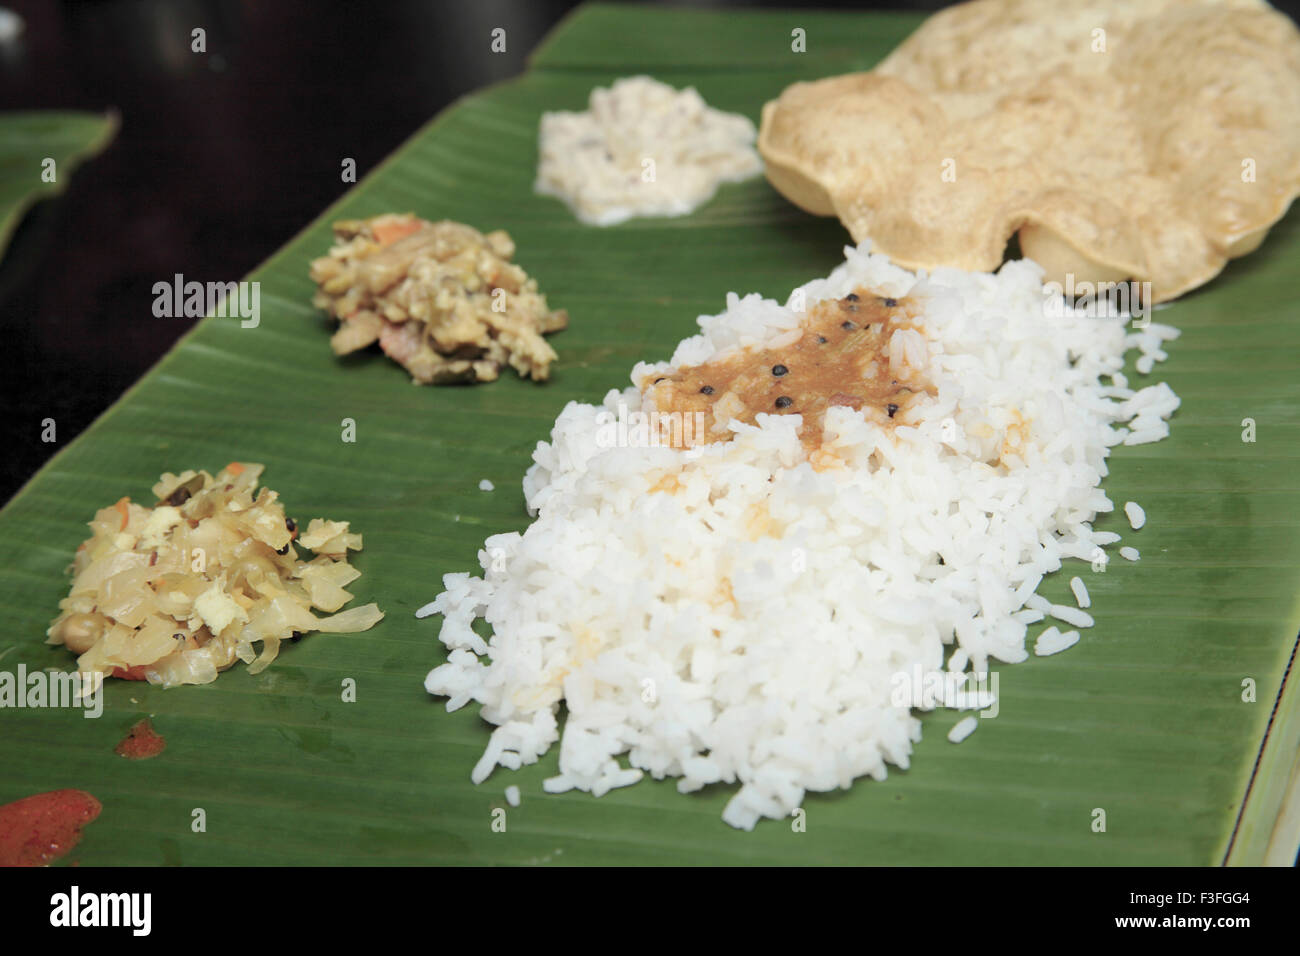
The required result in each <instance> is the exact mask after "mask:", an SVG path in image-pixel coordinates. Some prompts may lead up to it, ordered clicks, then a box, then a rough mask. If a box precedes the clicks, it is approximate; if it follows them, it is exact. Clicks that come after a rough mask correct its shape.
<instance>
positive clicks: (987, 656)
mask: <svg viewBox="0 0 1300 956" xmlns="http://www.w3.org/2000/svg"><path fill="white" fill-rule="evenodd" d="M846 257H847V261H846V262H845V263H844V264H843V265H841V266H840V267H839V268H837V269H836V270H835V271H834V272H833V273H832V274H831V275H830V277H829V278H827V279H819V280H816V281H814V282H810V283H808V284H807V285H806V286H804V287H802V293H803V295H804V296H806V299H807V301H808V302H809V303H811V302H815V301H817V300H819V299H823V298H827V297H832V296H842V295H844V294H846V293H847V292H849V291H851V290H852V289H853V288H855V287H856V286H858V285H866V286H868V287H870V288H872V289H874V290H876V291H878V292H880V293H881V294H885V295H895V296H901V295H903V294H911V295H913V296H915V297H916V299H917V300H918V301H920V302H922V303H923V304H924V315H923V317H922V318H921V321H920V326H921V329H922V331H923V333H924V334H923V335H921V336H919V338H918V340H916V341H914V340H912V339H911V336H908V338H906V339H903V340H901V341H899V343H898V345H897V346H896V347H897V348H899V349H901V350H902V353H903V356H904V357H905V358H906V359H907V360H908V361H912V360H913V359H914V358H915V357H917V350H918V348H919V349H921V354H920V356H919V360H920V361H924V362H925V363H926V366H927V367H926V372H927V374H928V376H929V378H930V380H931V381H932V382H933V383H934V384H935V386H936V392H937V394H936V395H935V396H933V397H926V398H924V399H920V400H918V405H917V406H916V408H917V421H916V423H915V425H914V426H909V427H901V426H900V427H898V428H897V429H896V431H895V433H894V434H893V435H892V436H891V435H889V434H887V433H886V432H884V431H882V430H881V429H880V428H879V427H877V426H876V425H874V424H870V423H868V422H866V421H864V420H863V419H861V418H860V417H858V416H855V415H854V414H853V413H852V412H851V411H850V410H849V409H846V408H833V409H832V410H831V412H830V413H829V414H828V420H827V425H828V428H827V436H828V446H827V447H828V448H829V450H830V451H832V452H833V453H834V454H835V455H836V456H837V457H838V459H839V461H840V462H841V463H842V464H841V466H839V467H824V468H822V469H821V470H814V469H813V468H812V467H811V466H810V465H809V463H808V462H807V461H806V460H805V458H804V454H803V449H802V446H801V444H800V442H799V439H798V436H797V433H796V428H797V426H798V424H799V418H798V417H797V416H794V415H787V416H777V415H772V416H766V415H763V416H759V420H758V424H757V425H756V426H746V425H742V424H740V423H733V424H732V429H733V431H734V432H735V437H734V439H733V440H731V441H728V442H724V443H717V444H713V445H708V446H705V447H703V448H702V449H695V450H692V451H689V452H687V451H680V450H676V449H672V448H657V447H605V446H604V445H603V444H602V442H601V441H600V440H599V437H598V436H599V435H600V434H601V431H600V430H601V428H602V427H604V426H605V424H607V423H608V421H609V420H610V419H611V418H613V417H614V415H615V414H616V413H617V410H618V408H619V405H620V403H621V404H623V405H625V406H626V407H627V408H628V409H630V410H633V411H636V410H639V409H640V408H641V400H640V393H639V392H638V390H637V389H636V388H635V387H633V388H628V389H625V390H623V391H622V392H619V391H611V392H610V393H609V394H608V395H607V396H606V397H605V400H604V402H603V403H602V404H601V405H599V406H593V405H586V404H581V403H577V402H571V403H570V404H569V405H568V406H567V407H566V408H565V409H564V411H563V412H562V413H561V414H560V416H559V418H558V420H557V421H556V424H555V427H554V429H553V431H552V433H551V439H550V441H549V442H543V443H540V444H539V445H538V447H537V450H536V451H535V452H534V455H533V460H534V464H533V466H532V467H531V468H530V469H529V471H528V474H527V475H526V477H525V478H524V494H525V498H526V501H527V504H528V507H529V510H530V512H531V513H532V514H534V515H535V516H536V517H535V520H534V522H533V523H532V524H531V525H530V526H529V527H528V528H527V530H526V531H525V532H524V533H523V534H518V533H507V534H498V535H493V536H492V537H490V538H488V540H487V542H486V543H485V546H484V549H483V550H482V551H481V552H480V555H479V558H480V563H481V564H482V566H483V569H484V573H483V576H482V577H474V576H471V575H470V574H464V573H459V574H448V575H446V576H445V577H444V579H443V587H444V590H443V592H442V593H441V594H439V595H438V597H437V598H436V599H435V600H434V601H433V602H432V603H430V604H429V605H426V606H425V607H424V608H422V609H421V610H420V615H421V616H425V615H428V614H432V613H441V614H442V615H443V622H442V628H441V633H440V638H441V640H442V642H443V643H444V644H445V645H446V646H447V647H448V649H449V651H450V653H449V654H448V656H447V661H446V663H445V664H442V665H441V666H439V667H436V668H434V670H433V671H431V672H430V674H429V675H428V678H427V679H426V681H425V687H426V689H427V690H428V691H429V693H431V694H434V695H438V696H443V697H446V698H448V701H447V708H448V709H449V710H454V709H456V708H458V707H461V706H464V705H466V704H468V703H469V702H471V701H476V702H478V704H479V705H480V714H481V716H482V717H483V718H484V719H485V720H487V721H489V722H490V723H492V724H495V725H496V729H495V730H494V731H493V733H492V735H491V737H490V739H489V741H488V744H487V749H486V751H485V752H484V754H483V756H482V759H481V760H480V761H479V762H478V764H477V765H476V766H475V767H474V770H473V772H472V774H471V777H472V779H473V780H474V781H475V782H482V781H483V780H485V779H486V778H487V777H488V776H489V774H491V772H492V771H493V769H494V768H495V767H497V766H506V767H512V766H519V765H522V764H531V763H534V762H536V760H537V759H538V758H539V757H540V756H541V755H542V754H543V753H545V752H546V751H547V750H548V749H549V748H550V747H552V746H553V745H554V744H555V743H556V742H557V741H558V742H560V757H559V774H558V775H557V776H555V777H552V778H550V779H549V780H547V781H546V782H545V784H544V789H545V790H546V791H547V792H551V793H556V792H562V791H564V790H569V789H573V788H577V789H581V790H586V791H589V792H591V793H593V794H596V795H600V794H603V793H606V792H608V791H609V790H610V789H611V788H614V787H620V786H626V785H628V784H631V783H634V782H636V781H637V780H639V779H641V778H642V776H643V774H646V773H648V774H650V775H652V776H654V777H656V778H661V777H664V776H671V777H676V778H678V783H677V787H678V789H679V790H680V791H681V792H683V793H686V792H690V791H694V790H699V789H701V788H703V787H705V786H708V785H709V784H712V783H718V782H724V783H729V784H737V783H738V784H739V785H740V786H739V788H738V789H737V790H736V792H735V793H734V795H733V796H732V798H731V800H730V801H729V802H728V804H727V806H726V809H725V811H724V813H723V819H724V820H725V821H726V822H727V823H729V824H731V825H732V826H736V827H742V828H746V829H749V828H752V827H753V826H754V825H755V824H756V823H757V822H758V820H760V819H762V818H764V817H770V818H781V817H785V816H787V815H789V814H790V813H791V812H792V811H793V810H794V809H795V808H797V807H798V806H800V805H801V801H802V800H803V797H804V794H805V793H806V792H808V791H826V790H833V789H837V788H845V787H849V786H850V785H851V784H852V782H853V781H854V779H856V778H858V777H861V776H870V777H873V778H875V779H883V778H884V777H885V776H886V774H887V768H888V766H889V765H891V764H892V765H894V766H897V767H902V768H906V767H907V766H908V762H909V758H910V754H911V750H912V745H913V744H914V743H915V741H917V740H918V739H919V738H920V734H921V722H920V720H919V718H918V716H917V714H916V712H915V710H917V709H923V707H924V706H935V704H934V703H933V702H931V703H929V704H928V705H925V704H916V705H915V706H914V703H913V702H912V701H910V700H907V699H902V700H900V699H899V698H898V697H897V695H896V692H897V691H898V690H899V689H900V687H901V686H902V684H901V683H900V681H899V678H900V675H904V676H905V675H906V673H907V672H909V671H910V670H911V669H913V668H915V669H916V671H917V672H918V673H919V672H922V671H923V672H925V673H937V672H941V671H942V670H943V666H944V655H945V649H946V648H947V647H949V646H951V645H954V644H956V645H957V649H958V652H959V653H960V655H961V657H960V658H959V664H958V666H959V667H965V666H967V665H968V662H969V667H970V668H971V670H973V671H977V672H978V671H987V670H988V669H989V667H990V662H991V661H1002V662H1005V663H1016V662H1019V661H1023V660H1025V659H1026V658H1027V657H1028V653H1029V652H1028V650H1027V649H1026V646H1025V644H1026V631H1027V623H1028V621H1027V618H1029V619H1030V620H1032V615H1033V614H1034V613H1039V614H1041V613H1044V612H1046V613H1051V614H1052V615H1053V616H1057V617H1059V618H1060V619H1061V620H1067V621H1070V622H1071V623H1074V621H1073V620H1071V618H1070V617H1067V616H1066V614H1067V613H1069V614H1071V615H1072V616H1077V615H1079V614H1083V612H1082V611H1079V610H1077V609H1074V608H1069V609H1064V610H1063V609H1062V608H1060V607H1058V606H1053V605H1052V604H1051V603H1050V602H1048V601H1046V600H1044V599H1042V598H1041V597H1040V596H1038V595H1037V594H1035V593H1034V592H1035V589H1036V588H1037V587H1038V585H1039V583H1040V582H1041V580H1042V578H1043V576H1044V575H1047V574H1050V573H1052V572H1054V571H1057V570H1059V569H1060V568H1061V567H1062V562H1063V560H1064V559H1066V558H1069V557H1074V558H1080V559H1083V560H1092V559H1093V555H1094V553H1095V552H1096V551H1097V549H1098V548H1099V547H1100V545H1101V541H1100V540H1099V537H1100V536H1099V533H1097V532H1094V531H1093V530H1092V521H1093V519H1094V518H1095V516H1096V514H1097V513H1099V512H1103V511H1110V510H1113V507H1114V506H1113V504H1112V503H1111V502H1110V500H1109V499H1108V498H1107V497H1106V495H1105V494H1104V492H1102V491H1101V490H1100V487H1099V486H1100V482H1101V479H1102V476H1103V475H1105V474H1106V458H1107V456H1108V454H1109V452H1110V448H1111V447H1112V446H1114V445H1117V444H1119V443H1121V442H1123V441H1126V440H1127V438H1126V435H1127V436H1128V437H1132V434H1133V433H1132V432H1130V431H1129V430H1126V429H1124V428H1123V427H1121V423H1124V422H1130V423H1132V422H1135V421H1137V420H1138V419H1139V418H1140V419H1141V420H1142V425H1141V431H1140V432H1138V434H1142V433H1151V432H1154V431H1155V430H1157V429H1156V428H1155V424H1154V423H1156V422H1158V423H1159V424H1160V425H1164V421H1163V418H1164V417H1167V416H1168V415H1169V414H1171V413H1172V412H1173V410H1174V409H1175V408H1176V407H1177V404H1178V399H1177V396H1175V395H1174V394H1173V392H1172V391H1170V390H1169V389H1168V387H1167V386H1165V385H1163V384H1161V385H1156V386H1152V387H1149V388H1144V389H1141V390H1139V391H1136V392H1133V393H1132V394H1131V395H1129V396H1127V397H1120V396H1115V395H1107V394H1105V393H1104V389H1105V388H1108V387H1109V386H1103V385H1102V382H1101V379H1102V377H1103V376H1104V377H1106V378H1110V377H1111V376H1113V375H1115V374H1116V373H1118V371H1119V370H1120V369H1121V368H1122V367H1123V360H1124V353H1125V351H1126V349H1127V348H1130V347H1135V346H1136V347H1141V345H1140V343H1137V342H1134V341H1131V339H1132V337H1131V336H1127V337H1126V334H1125V329H1124V321H1123V319H1121V318H1118V317H1110V318H1094V317H1088V316H1086V315H1081V314H1076V313H1073V312H1068V311H1067V314H1065V315H1064V316H1056V317H1049V316H1048V315H1047V314H1046V311H1045V310H1044V309H1043V307H1042V296H1041V291H1040V290H1041V272H1040V270H1039V269H1038V268H1037V266H1035V265H1033V264H1032V263H1026V262H1011V263H1008V264H1007V265H1005V266H1004V267H1003V268H1002V269H1001V270H1000V271H999V272H998V273H997V274H970V273H964V272H958V271H956V270H948V269H941V270H937V271H936V272H935V273H934V274H933V275H932V276H930V277H928V278H927V277H922V278H921V279H920V280H919V281H918V280H917V278H916V277H915V276H913V275H911V274H910V273H908V272H906V271H904V270H902V269H900V268H898V267H896V266H894V265H892V264H890V263H889V262H888V261H887V260H886V259H885V258H884V257H881V256H873V255H869V254H868V252H867V250H866V248H865V245H864V246H863V247H859V248H856V249H854V248H849V249H847V250H846ZM801 318H802V314H801V313H799V312H796V311H794V310H792V309H791V308H789V307H788V306H787V305H782V304H781V303H778V302H775V301H771V300H767V299H763V298H761V297H759V296H757V295H749V296H745V297H743V298H742V297H740V296H737V295H734V294H731V295H728V297H727V309H726V311H724V312H723V313H721V314H719V315H716V316H704V317H702V318H701V319H700V326H701V330H702V332H701V334H700V335H697V336H694V337H692V338H689V339H686V340H685V341H683V342H682V343H681V344H680V345H679V346H678V348H677V350H676V352H675V354H674V356H673V362H674V363H676V364H692V363H698V362H701V361H704V360H707V359H708V358H710V357H711V356H713V355H715V354H716V353H718V352H719V351H722V350H724V349H728V348H743V347H745V346H747V345H752V344H756V343H759V342H762V341H765V340H769V339H771V338H774V337H776V336H779V335H782V334H784V333H788V332H789V330H790V329H792V328H795V327H796V326H797V325H798V324H799V322H800V319H801ZM1148 331H1149V330H1148ZM1164 337H1167V336H1164ZM1164 337H1161V336H1159V335H1157V336H1156V339H1155V341H1156V344H1157V345H1158V344H1159V342H1160V341H1163V338H1164ZM1148 344H1149V342H1148ZM667 367H668V365H666V364H658V365H639V366H638V367H637V369H636V370H635V372H634V381H640V380H641V379H642V378H643V377H644V376H646V375H650V374H655V373H656V372H658V371H659V370H661V369H665V368H667ZM1112 381H1113V379H1112ZM1018 416H1019V417H1023V420H1024V422H1025V426H1026V427H1025V428H1024V432H1025V437H1024V439H1023V440H1016V439H1015V438H1014V436H1013V431H1016V432H1018V431H1019V430H1012V429H1010V426H1013V425H1015V424H1016V423H1017V422H1018V421H1019V417H1018ZM1130 428H1132V425H1131V424H1130ZM954 432H955V437H954ZM670 476H671V477H672V478H674V479H675V482H676V484H675V486H674V487H675V488H676V490H675V491H674V492H656V493H651V489H652V488H654V487H655V486H656V485H657V484H658V483H659V482H661V481H662V480H663V479H664V478H666V477H670ZM498 549H499V550H498ZM940 553H942V554H943V555H944V558H945V560H944V561H943V563H941V559H940V557H939V555H940ZM489 555H492V556H493V557H491V558H490V557H489ZM501 555H504V560H497V558H498V557H500V556H501ZM1026 611H1028V613H1026ZM477 618H483V619H484V620H486V621H487V623H488V624H489V625H490V626H491V629H492V637H491V638H490V640H489V641H485V640H484V639H483V638H482V637H480V636H479V635H478V634H477V633H475V631H474V630H473V629H472V626H471V625H472V624H473V623H474V621H475V620H476V619H477ZM1088 623H1089V624H1090V623H1091V618H1088ZM1080 626H1083V625H1080ZM1058 633H1059V632H1058ZM1041 642H1042V636H1041V635H1040V637H1039V643H1041ZM1051 645H1052V641H1051V640H1049V642H1048V646H1049V647H1050V646H1051ZM1038 646H1039V645H1038V643H1036V645H1035V647H1038ZM561 701H563V702H564V704H565V706H566V708H567V718H566V722H565V724H564V726H563V728H561V726H560V725H559V723H558V720H557V714H558V711H559V708H560V704H561Z"/></svg>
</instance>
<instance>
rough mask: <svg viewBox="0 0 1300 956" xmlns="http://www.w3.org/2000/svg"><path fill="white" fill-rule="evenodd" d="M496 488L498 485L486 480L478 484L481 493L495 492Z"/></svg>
mask: <svg viewBox="0 0 1300 956" xmlns="http://www.w3.org/2000/svg"><path fill="white" fill-rule="evenodd" d="M496 487H497V486H496V485H494V484H492V482H490V481H488V480H487V479H486V478H484V479H483V480H482V481H480V482H479V483H478V490H479V491H495V490H496Z"/></svg>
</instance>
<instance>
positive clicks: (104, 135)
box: [0, 110, 118, 256]
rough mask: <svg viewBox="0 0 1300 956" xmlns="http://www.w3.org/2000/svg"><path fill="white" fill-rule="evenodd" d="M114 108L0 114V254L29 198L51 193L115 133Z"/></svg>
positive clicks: (45, 195) (116, 121)
mask: <svg viewBox="0 0 1300 956" xmlns="http://www.w3.org/2000/svg"><path fill="white" fill-rule="evenodd" d="M117 124H118V119H117V115H116V114H114V113H108V114H105V115H102V116H101V115H99V114H96V113H79V112H75V111H73V110H44V111H33V112H20V113H3V114H0V256H3V255H4V252H5V249H6V248H7V247H8V245H9V239H10V237H12V236H13V233H14V230H15V229H17V228H18V223H19V222H20V221H21V220H22V217H23V213H25V212H26V211H27V209H28V208H29V207H30V206H31V205H32V204H33V203H35V202H37V201H38V200H40V199H44V198H46V197H48V196H53V195H57V194H58V193H60V192H62V191H63V190H64V189H65V188H66V187H67V183H68V180H69V178H71V176H72V173H73V170H75V169H76V168H77V166H78V165H80V164H81V163H82V162H84V161H85V160H86V159H88V158H90V157H91V156H94V155H96V154H97V153H99V152H100V151H102V150H103V149H104V148H105V147H106V146H108V144H109V143H110V142H111V141H112V139H113V136H114V134H115V133H116V132H117Z"/></svg>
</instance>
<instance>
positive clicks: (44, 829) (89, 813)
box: [0, 790, 103, 866]
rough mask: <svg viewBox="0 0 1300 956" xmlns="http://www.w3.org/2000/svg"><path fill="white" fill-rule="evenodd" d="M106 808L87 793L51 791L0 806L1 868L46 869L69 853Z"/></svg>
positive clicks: (80, 791) (82, 791)
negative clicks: (85, 830)
mask: <svg viewBox="0 0 1300 956" xmlns="http://www.w3.org/2000/svg"><path fill="white" fill-rule="evenodd" d="M101 809H103V807H102V805H101V804H100V802H99V801H98V800H96V799H95V798H94V797H92V796H91V795H90V794H88V793H86V791H84V790H52V791H50V792H49V793H38V794H35V795H34V796H30V797H24V798H23V799H21V800H16V801H14V802H13V803H8V804H5V805H4V806H3V807H0V866H45V865H47V864H49V863H51V862H53V861H54V860H57V859H58V858H59V857H61V856H63V855H64V854H66V853H68V852H69V851H70V850H71V849H72V848H73V847H74V846H76V845H77V841H78V840H80V839H81V829H82V827H84V826H86V824H88V823H91V822H93V821H94V819H95V818H96V817H98V816H99V811H100V810H101Z"/></svg>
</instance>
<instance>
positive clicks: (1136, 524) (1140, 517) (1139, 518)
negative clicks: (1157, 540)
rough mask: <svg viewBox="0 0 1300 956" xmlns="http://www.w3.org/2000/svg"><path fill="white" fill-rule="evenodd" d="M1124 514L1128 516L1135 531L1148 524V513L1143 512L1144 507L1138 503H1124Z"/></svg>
mask: <svg viewBox="0 0 1300 956" xmlns="http://www.w3.org/2000/svg"><path fill="white" fill-rule="evenodd" d="M1124 514H1125V515H1127V516H1128V523H1129V524H1130V525H1132V527H1133V530H1134V531H1137V530H1138V529H1139V528H1141V527H1142V526H1143V525H1144V524H1146V523H1147V513H1146V512H1145V511H1143V510H1142V506H1141V505H1140V504H1138V503H1137V502H1136V501H1126V502H1125V503H1124Z"/></svg>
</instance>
